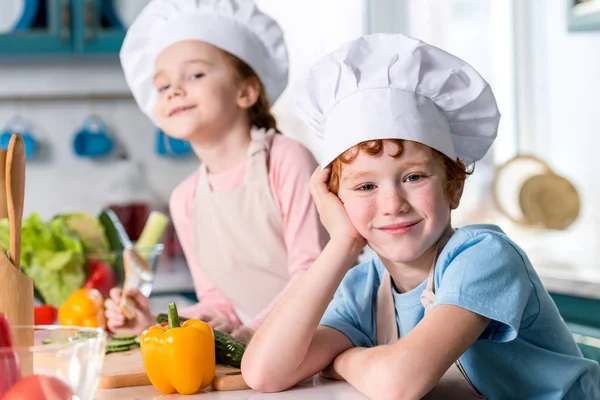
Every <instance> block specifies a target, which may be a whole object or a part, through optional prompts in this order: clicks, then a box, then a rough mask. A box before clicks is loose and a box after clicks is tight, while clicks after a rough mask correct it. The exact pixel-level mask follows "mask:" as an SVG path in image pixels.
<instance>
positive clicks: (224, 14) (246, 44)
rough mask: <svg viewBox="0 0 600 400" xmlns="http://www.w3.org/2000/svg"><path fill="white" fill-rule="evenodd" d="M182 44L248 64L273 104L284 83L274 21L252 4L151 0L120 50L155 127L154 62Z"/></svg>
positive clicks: (281, 44)
mask: <svg viewBox="0 0 600 400" xmlns="http://www.w3.org/2000/svg"><path fill="white" fill-rule="evenodd" d="M183 40H202V41H204V42H207V43H210V44H212V45H213V46H216V47H219V48H220V49H222V50H225V51H227V52H229V53H231V54H233V55H234V56H236V57H238V58H239V59H241V60H242V61H244V62H245V63H246V64H248V65H249V66H250V67H252V69H253V70H254V72H256V74H257V75H258V77H259V79H260V80H261V82H262V84H263V85H264V87H265V91H266V94H267V98H268V100H269V102H270V103H271V104H272V103H274V102H275V100H277V98H278V97H279V96H280V95H281V93H282V92H283V90H284V89H285V87H286V86H287V83H288V54H287V49H286V46H285V41H284V39H283V32H282V31H281V29H280V27H279V25H278V24H277V22H275V21H274V20H273V19H272V18H271V17H269V16H267V15H266V14H264V13H263V12H261V11H260V10H259V9H258V8H257V7H256V5H255V4H254V1H253V0H152V1H150V3H149V4H148V5H147V6H146V7H145V8H144V9H143V10H142V11H141V13H140V14H139V15H138V16H137V18H136V19H135V21H134V22H133V24H132V25H131V27H130V28H129V29H128V30H127V35H126V36H125V40H124V42H123V46H122V47H121V52H120V58H121V64H122V66H123V71H124V73H125V80H126V81H127V84H128V85H129V87H130V89H131V91H132V93H133V96H134V98H135V100H136V101H137V103H138V106H139V107H140V109H141V110H142V111H143V112H144V113H145V114H146V115H148V117H150V119H152V120H153V121H154V122H155V123H156V119H155V116H154V105H155V102H156V91H155V89H154V87H153V83H152V79H153V76H154V62H155V60H156V57H157V56H158V54H159V53H160V52H161V51H163V50H164V49H166V48H167V47H169V46H170V45H172V44H174V43H177V42H180V41H183Z"/></svg>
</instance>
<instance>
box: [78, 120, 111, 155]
mask: <svg viewBox="0 0 600 400" xmlns="http://www.w3.org/2000/svg"><path fill="white" fill-rule="evenodd" d="M113 147H114V144H113V140H112V139H111V137H110V136H109V135H108V129H107V127H106V124H105V123H104V121H102V119H100V117H98V116H95V115H92V116H91V117H89V118H87V119H86V120H85V121H84V122H83V125H82V127H81V128H80V129H79V130H78V131H77V132H76V133H75V136H74V138H73V151H74V152H75V154H76V155H78V156H79V157H89V158H96V157H103V156H106V155H107V154H109V153H110V152H111V151H112V149H113Z"/></svg>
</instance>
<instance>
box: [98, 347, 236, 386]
mask: <svg viewBox="0 0 600 400" xmlns="http://www.w3.org/2000/svg"><path fill="white" fill-rule="evenodd" d="M151 384H152V383H150V379H148V375H146V371H145V370H144V363H143V361H142V353H141V351H140V349H134V350H129V351H124V352H122V353H111V354H108V355H106V356H105V357H104V364H103V366H102V372H101V373H100V380H99V381H98V388H99V389H116V388H123V387H131V386H145V385H151ZM212 388H213V390H222V391H229V390H244V389H248V385H247V384H246V382H244V379H243V378H242V374H241V372H240V370H239V369H237V368H231V367H226V366H224V365H217V369H216V372H215V378H214V379H213V382H212Z"/></svg>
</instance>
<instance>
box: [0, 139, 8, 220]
mask: <svg viewBox="0 0 600 400" xmlns="http://www.w3.org/2000/svg"><path fill="white" fill-rule="evenodd" d="M2 218H8V209H7V206H6V150H0V219H2Z"/></svg>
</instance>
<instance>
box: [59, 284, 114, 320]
mask: <svg viewBox="0 0 600 400" xmlns="http://www.w3.org/2000/svg"><path fill="white" fill-rule="evenodd" d="M58 321H59V322H60V323H61V325H69V326H85V327H89V328H104V325H105V323H106V319H105V318H104V297H102V294H101V293H100V292H99V291H98V290H97V289H78V290H76V291H75V292H73V294H71V296H69V298H67V300H66V301H65V302H64V303H63V304H62V305H61V306H60V308H59V309H58Z"/></svg>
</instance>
